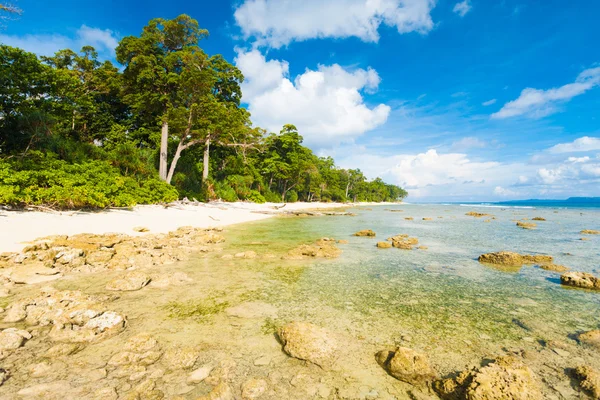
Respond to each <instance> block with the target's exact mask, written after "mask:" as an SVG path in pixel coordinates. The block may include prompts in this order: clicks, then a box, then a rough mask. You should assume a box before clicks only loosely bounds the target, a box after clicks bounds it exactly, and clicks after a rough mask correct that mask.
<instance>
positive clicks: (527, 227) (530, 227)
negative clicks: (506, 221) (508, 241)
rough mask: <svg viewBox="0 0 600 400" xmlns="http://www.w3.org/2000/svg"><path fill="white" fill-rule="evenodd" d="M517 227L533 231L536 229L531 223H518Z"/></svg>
mask: <svg viewBox="0 0 600 400" xmlns="http://www.w3.org/2000/svg"><path fill="white" fill-rule="evenodd" d="M517 226H518V227H519V228H523V229H535V228H536V227H537V224H535V223H533V222H523V221H518V222H517Z"/></svg>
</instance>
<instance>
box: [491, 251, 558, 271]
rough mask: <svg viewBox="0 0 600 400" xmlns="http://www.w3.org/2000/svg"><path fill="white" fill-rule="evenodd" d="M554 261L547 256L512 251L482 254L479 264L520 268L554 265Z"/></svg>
mask: <svg viewBox="0 0 600 400" xmlns="http://www.w3.org/2000/svg"><path fill="white" fill-rule="evenodd" d="M553 260H554V259H553V258H552V257H551V256H546V255H523V254H518V253H513V252H510V251H500V252H497V253H488V254H482V255H480V256H479V262H480V263H485V264H496V265H504V266H512V267H520V266H522V265H524V264H544V265H546V264H552V261H553Z"/></svg>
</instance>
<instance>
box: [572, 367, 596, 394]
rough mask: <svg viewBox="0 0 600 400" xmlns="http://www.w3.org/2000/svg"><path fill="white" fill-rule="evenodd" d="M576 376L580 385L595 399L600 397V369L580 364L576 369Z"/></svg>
mask: <svg viewBox="0 0 600 400" xmlns="http://www.w3.org/2000/svg"><path fill="white" fill-rule="evenodd" d="M574 375H575V378H576V379H577V380H578V381H579V386H580V387H581V389H583V390H584V391H585V392H586V393H588V394H589V395H590V396H591V397H592V398H593V399H600V371H598V370H596V369H594V368H592V367H590V366H587V365H583V366H579V367H577V368H576V369H575V374H574Z"/></svg>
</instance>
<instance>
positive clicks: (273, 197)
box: [264, 191, 281, 203]
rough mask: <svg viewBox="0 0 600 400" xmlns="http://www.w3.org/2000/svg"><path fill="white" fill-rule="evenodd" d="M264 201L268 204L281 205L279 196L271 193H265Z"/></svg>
mask: <svg viewBox="0 0 600 400" xmlns="http://www.w3.org/2000/svg"><path fill="white" fill-rule="evenodd" d="M264 197H265V200H266V201H267V202H269V203H281V195H280V194H278V193H274V192H271V191H266V192H265V194H264Z"/></svg>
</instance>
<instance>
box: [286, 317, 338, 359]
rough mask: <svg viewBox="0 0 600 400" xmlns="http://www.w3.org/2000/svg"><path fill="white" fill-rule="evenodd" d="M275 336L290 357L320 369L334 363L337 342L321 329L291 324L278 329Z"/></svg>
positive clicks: (303, 323)
mask: <svg viewBox="0 0 600 400" xmlns="http://www.w3.org/2000/svg"><path fill="white" fill-rule="evenodd" d="M277 335H278V336H279V339H280V341H281V342H282V344H283V350H284V351H285V352H286V353H287V354H289V355H290V356H292V357H295V358H298V359H300V360H306V361H310V362H312V363H314V364H316V365H319V366H321V367H329V366H331V365H332V364H333V363H334V362H335V359H336V352H337V351H338V342H337V340H336V339H335V338H334V337H333V334H331V333H330V332H329V331H327V330H325V329H323V328H320V327H318V326H316V325H313V324H311V323H307V322H292V323H289V324H287V325H285V326H284V327H282V328H280V329H279V330H278V332H277Z"/></svg>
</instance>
